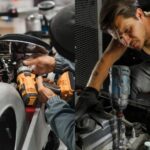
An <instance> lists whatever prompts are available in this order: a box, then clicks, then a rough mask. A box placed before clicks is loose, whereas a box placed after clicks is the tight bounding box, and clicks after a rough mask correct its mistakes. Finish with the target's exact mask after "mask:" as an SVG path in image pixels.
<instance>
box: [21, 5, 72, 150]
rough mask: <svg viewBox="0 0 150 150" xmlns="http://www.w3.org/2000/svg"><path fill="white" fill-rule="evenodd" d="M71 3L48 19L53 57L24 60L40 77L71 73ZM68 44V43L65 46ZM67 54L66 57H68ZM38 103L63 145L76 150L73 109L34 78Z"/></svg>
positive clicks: (43, 56)
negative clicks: (43, 108)
mask: <svg viewBox="0 0 150 150" xmlns="http://www.w3.org/2000/svg"><path fill="white" fill-rule="evenodd" d="M74 12H75V7H74V4H71V5H69V6H67V7H65V8H64V9H62V10H61V11H60V12H59V13H58V14H57V15H56V16H55V17H54V18H53V19H52V20H51V27H50V30H51V31H50V32H51V40H52V44H53V46H54V48H55V49H56V51H58V53H57V54H56V55H55V56H54V57H53V56H48V55H42V56H38V57H33V58H29V59H27V60H24V61H23V63H24V64H25V65H27V66H34V67H33V72H34V73H35V74H38V75H42V74H45V73H49V72H55V73H56V74H60V73H62V72H64V71H65V70H66V69H67V70H68V69H69V70H70V71H72V72H74V70H75V69H74V62H73V61H74V34H73V30H72V28H73V25H74V23H75V19H74V17H75V16H74V14H75V13H74ZM67 43H69V44H67ZM68 54H69V55H68ZM37 86H38V92H39V96H40V101H41V102H42V103H45V104H46V110H45V116H46V120H47V123H49V124H50V125H51V128H52V130H53V131H54V132H55V134H56V135H57V136H58V137H59V138H60V139H61V140H62V141H63V142H64V144H65V145H66V146H67V148H68V150H75V126H74V122H75V121H74V120H75V119H74V116H75V110H74V108H71V106H70V105H69V104H68V103H67V102H66V101H64V100H63V99H61V98H60V96H58V95H56V94H55V93H54V92H53V91H52V90H50V89H48V88H46V87H45V86H44V85H43V79H42V78H41V77H38V78H37Z"/></svg>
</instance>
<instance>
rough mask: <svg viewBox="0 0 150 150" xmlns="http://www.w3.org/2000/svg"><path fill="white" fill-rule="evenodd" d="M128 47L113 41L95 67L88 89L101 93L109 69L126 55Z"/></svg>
mask: <svg viewBox="0 0 150 150" xmlns="http://www.w3.org/2000/svg"><path fill="white" fill-rule="evenodd" d="M125 51H126V47H124V46H123V45H122V44H120V43H119V42H118V41H117V40H114V39H112V40H111V42H110V44H109V45H108V47H107V49H106V50H105V52H104V54H103V56H102V58H101V59H99V60H98V62H97V64H96V65H95V67H94V69H93V71H92V74H91V76H90V79H89V81H88V83H87V87H92V88H94V89H96V90H97V91H99V90H100V89H101V87H102V85H103V82H104V80H105V79H106V77H107V75H108V72H109V68H110V67H111V66H112V65H113V64H114V63H115V62H116V61H117V60H118V59H119V58H120V57H121V56H122V55H123V54H124V52H125Z"/></svg>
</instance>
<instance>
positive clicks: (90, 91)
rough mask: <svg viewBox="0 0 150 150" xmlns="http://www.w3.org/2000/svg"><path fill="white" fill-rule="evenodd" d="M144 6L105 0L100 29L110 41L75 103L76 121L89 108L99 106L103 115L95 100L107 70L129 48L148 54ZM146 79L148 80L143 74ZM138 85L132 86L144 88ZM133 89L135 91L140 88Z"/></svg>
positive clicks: (148, 19) (148, 15)
mask: <svg viewBox="0 0 150 150" xmlns="http://www.w3.org/2000/svg"><path fill="white" fill-rule="evenodd" d="M145 3H146V4H145ZM147 4H148V2H147V1H146V0H145V1H135V0H117V1H116V0H105V1H104V4H103V6H102V9H101V13H100V26H101V29H102V30H103V31H104V32H107V33H109V34H110V35H111V36H112V40H111V42H110V43H109V45H108V47H107V48H106V50H105V51H104V54H103V56H102V58H101V59H100V60H98V62H97V64H96V65H95V67H94V69H93V71H92V74H91V76H90V79H89V81H88V83H87V87H86V88H85V90H84V92H83V93H82V94H81V96H80V98H79V100H78V103H77V105H76V119H79V118H80V117H81V116H82V115H83V114H84V113H85V112H86V111H87V110H88V109H90V108H91V107H95V106H98V105H99V107H100V108H101V111H102V112H103V108H102V106H101V104H100V103H99V102H98V101H97V96H98V92H99V91H100V89H101V88H102V85H103V82H104V80H105V79H106V77H107V75H108V72H109V68H110V67H111V66H112V65H113V64H114V63H115V62H116V61H117V60H118V59H119V58H120V57H121V56H122V55H123V54H124V53H125V51H126V50H127V48H128V47H130V48H134V49H137V50H138V51H142V50H143V51H144V52H145V53H146V54H147V55H150V28H149V25H150V13H149V12H148V9H149V6H150V3H149V4H148V5H147ZM141 8H142V9H141ZM144 10H145V11H144ZM143 66H144V65H143ZM140 72H142V74H146V73H144V71H142V70H139V71H138V72H137V73H138V74H140ZM138 74H137V76H138ZM143 78H144V76H143ZM145 79H146V81H147V80H148V79H147V77H146V75H145ZM142 81H143V80H142ZM138 82H139V80H138V81H137V80H136V83H133V85H134V86H143V87H142V88H144V86H145V85H143V84H140V83H138ZM149 82H150V81H149ZM146 84H147V83H146ZM134 88H135V91H136V92H137V89H138V88H139V87H134ZM148 90H149V91H150V88H149V87H148V86H147V89H145V91H148ZM141 91H142V90H141ZM145 91H144V90H143V91H142V92H145Z"/></svg>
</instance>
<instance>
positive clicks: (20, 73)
mask: <svg viewBox="0 0 150 150" xmlns="http://www.w3.org/2000/svg"><path fill="white" fill-rule="evenodd" d="M35 79H36V76H35V74H33V73H32V72H31V69H30V68H29V67H27V66H23V65H22V66H20V67H19V68H18V70H17V84H18V89H19V92H20V94H21V96H22V98H23V100H24V103H25V105H27V106H35V105H36V102H37V97H38V93H37V90H36V80H35Z"/></svg>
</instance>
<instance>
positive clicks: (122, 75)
mask: <svg viewBox="0 0 150 150" xmlns="http://www.w3.org/2000/svg"><path fill="white" fill-rule="evenodd" d="M129 76H130V69H129V67H127V66H113V67H112V68H111V70H110V87H109V90H110V94H111V98H112V103H113V104H114V107H115V108H116V111H117V112H116V116H117V125H118V133H117V137H116V139H114V140H113V149H114V150H125V149H126V141H125V125H124V123H123V118H124V115H123V110H124V109H125V108H126V107H127V104H128V96H129V94H130V78H129Z"/></svg>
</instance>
